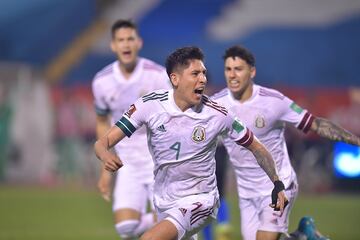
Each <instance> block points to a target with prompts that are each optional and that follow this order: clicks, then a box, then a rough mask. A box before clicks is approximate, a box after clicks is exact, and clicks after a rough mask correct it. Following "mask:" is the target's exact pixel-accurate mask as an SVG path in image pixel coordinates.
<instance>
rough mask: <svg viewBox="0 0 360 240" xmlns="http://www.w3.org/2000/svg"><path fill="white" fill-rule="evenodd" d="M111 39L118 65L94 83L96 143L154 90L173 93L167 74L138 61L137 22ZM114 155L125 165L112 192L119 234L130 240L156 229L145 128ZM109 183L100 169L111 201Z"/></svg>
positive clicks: (120, 26) (121, 25) (123, 25)
mask: <svg viewBox="0 0 360 240" xmlns="http://www.w3.org/2000/svg"><path fill="white" fill-rule="evenodd" d="M111 35H112V40H111V50H112V51H113V52H114V53H115V54H116V56H117V59H118V60H117V61H115V62H113V63H111V64H109V65H108V66H106V67H105V68H103V69H102V70H101V71H99V72H98V73H97V74H96V76H95V78H94V80H93V83H92V90H93V95H94V98H95V108H96V113H97V118H96V133H97V137H98V138H99V137H101V136H103V135H104V134H105V133H106V131H108V130H109V128H110V127H111V125H112V124H114V123H115V121H116V120H118V119H119V118H120V117H121V116H122V114H123V113H124V112H125V111H126V110H127V109H128V107H129V105H130V104H131V103H132V102H134V101H135V100H136V99H138V98H139V97H140V96H142V95H144V94H146V93H148V92H151V91H153V90H156V89H163V88H170V82H169V78H168V77H167V74H166V71H165V68H164V67H162V66H160V65H158V64H156V63H154V62H153V61H151V60H149V59H146V58H142V57H139V56H138V52H139V50H140V49H141V47H142V40H141V38H140V36H139V33H138V30H137V26H136V25H135V24H134V23H133V22H131V21H127V20H118V21H116V22H115V23H114V24H113V26H112V28H111ZM115 151H116V154H117V155H118V156H119V157H121V159H122V161H123V162H124V163H125V167H124V168H123V169H122V171H120V172H118V173H117V175H116V181H115V186H114V190H113V203H112V204H113V212H114V220H115V229H116V231H117V233H118V234H119V235H120V236H121V238H122V239H130V238H132V237H135V236H139V235H140V234H142V233H143V232H144V231H145V230H146V229H148V228H149V227H151V226H152V225H153V224H154V223H155V220H154V215H153V214H152V213H146V212H147V211H146V210H147V205H148V201H152V191H153V190H152V189H153V182H154V176H153V168H154V166H153V161H152V159H151V155H150V153H149V150H148V147H147V140H146V130H145V128H141V129H139V130H138V131H137V132H136V133H135V134H134V136H133V137H132V138H131V139H130V138H129V139H126V140H124V141H122V142H121V143H119V144H117V145H116V146H115ZM111 180H112V175H111V174H110V173H109V172H108V171H106V170H105V169H104V168H102V170H101V175H100V178H99V181H98V188H99V190H100V192H101V193H102V196H103V197H104V199H105V200H107V201H110V199H111V197H110V196H111V182H112V181H111ZM150 205H152V204H150Z"/></svg>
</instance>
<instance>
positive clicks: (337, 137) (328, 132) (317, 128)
mask: <svg viewBox="0 0 360 240" xmlns="http://www.w3.org/2000/svg"><path fill="white" fill-rule="evenodd" d="M310 129H311V130H312V131H314V132H315V133H317V134H318V135H319V136H321V137H325V138H328V139H330V140H334V141H343V142H346V143H349V144H352V145H357V146H360V138H359V137H357V136H356V135H354V134H352V133H351V132H349V131H347V130H345V129H343V128H342V127H339V126H337V125H336V124H335V123H333V122H331V121H330V120H328V119H324V118H319V117H317V118H315V119H314V121H313V122H312V124H311V128H310Z"/></svg>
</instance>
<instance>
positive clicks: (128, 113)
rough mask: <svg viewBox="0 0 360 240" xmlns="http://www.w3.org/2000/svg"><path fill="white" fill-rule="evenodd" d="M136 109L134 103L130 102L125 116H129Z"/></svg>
mask: <svg viewBox="0 0 360 240" xmlns="http://www.w3.org/2000/svg"><path fill="white" fill-rule="evenodd" d="M135 111H136V107H135V105H134V104H131V106H130V108H129V110H128V111H127V112H126V113H125V115H126V116H127V117H131V115H132V114H133V113H134V112H135Z"/></svg>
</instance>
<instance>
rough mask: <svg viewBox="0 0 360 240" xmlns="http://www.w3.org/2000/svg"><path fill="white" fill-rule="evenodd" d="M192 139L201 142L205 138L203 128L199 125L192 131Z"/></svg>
mask: <svg viewBox="0 0 360 240" xmlns="http://www.w3.org/2000/svg"><path fill="white" fill-rule="evenodd" d="M191 138H192V140H193V141H194V142H196V143H199V142H202V141H204V140H205V128H204V127H201V126H196V127H195V128H194V130H193V132H192V137H191Z"/></svg>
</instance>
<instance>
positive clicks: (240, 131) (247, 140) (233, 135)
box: [226, 112, 254, 147]
mask: <svg viewBox="0 0 360 240" xmlns="http://www.w3.org/2000/svg"><path fill="white" fill-rule="evenodd" d="M226 121H227V128H228V129H229V130H228V132H227V136H228V137H229V138H230V139H232V141H234V142H235V143H236V144H237V145H241V146H243V147H248V146H249V145H250V144H251V143H252V142H253V140H254V134H253V133H252V131H251V130H250V129H248V128H247V127H246V125H245V124H244V123H242V122H241V121H240V120H239V119H238V118H237V117H236V116H235V115H233V114H232V113H231V112H229V113H228V116H227V120H226Z"/></svg>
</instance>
